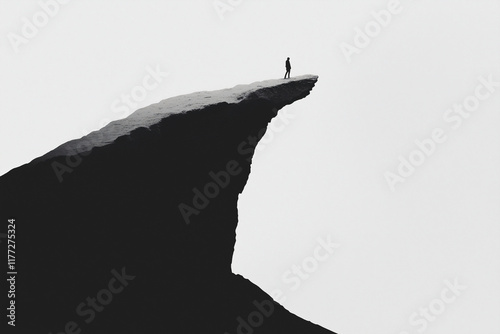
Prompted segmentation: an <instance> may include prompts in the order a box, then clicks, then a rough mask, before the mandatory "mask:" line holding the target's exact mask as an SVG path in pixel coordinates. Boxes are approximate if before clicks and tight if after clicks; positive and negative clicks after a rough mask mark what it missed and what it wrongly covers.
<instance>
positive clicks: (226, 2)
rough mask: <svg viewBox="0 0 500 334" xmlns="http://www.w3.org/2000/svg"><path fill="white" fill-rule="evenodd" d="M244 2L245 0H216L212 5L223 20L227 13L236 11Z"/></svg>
mask: <svg viewBox="0 0 500 334" xmlns="http://www.w3.org/2000/svg"><path fill="white" fill-rule="evenodd" d="M242 2H243V0H214V1H213V2H212V5H213V7H214V10H215V12H216V13H217V15H218V16H219V18H220V19H221V21H223V20H224V16H225V15H226V13H227V12H232V11H234V9H235V8H236V7H238V6H239V5H241V3H242Z"/></svg>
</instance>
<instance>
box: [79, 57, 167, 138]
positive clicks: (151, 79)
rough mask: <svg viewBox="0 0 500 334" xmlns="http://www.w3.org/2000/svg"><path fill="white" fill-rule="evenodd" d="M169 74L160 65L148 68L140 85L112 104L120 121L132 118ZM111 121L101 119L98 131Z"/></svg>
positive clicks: (122, 94) (112, 110)
mask: <svg viewBox="0 0 500 334" xmlns="http://www.w3.org/2000/svg"><path fill="white" fill-rule="evenodd" d="M169 74H170V73H169V72H165V71H164V70H163V69H161V68H160V65H159V64H156V66H155V67H154V68H153V67H152V66H150V65H148V66H146V74H144V76H143V77H142V80H141V82H140V84H138V85H136V86H134V87H132V88H131V89H129V90H128V91H126V92H123V93H121V94H120V96H119V97H117V98H115V99H114V100H113V101H112V102H111V104H110V106H109V109H110V110H111V112H112V113H114V114H116V115H117V116H118V119H122V118H125V117H128V116H130V114H132V113H133V112H134V111H135V110H137V108H138V107H139V105H140V103H141V102H143V101H144V100H146V98H147V97H148V95H149V94H150V93H151V92H153V91H154V90H155V89H157V88H158V87H160V85H161V84H162V83H163V82H164V81H165V79H166V78H167V77H168V76H169ZM114 119H116V117H114ZM111 121H112V120H111V119H109V118H103V119H101V120H100V121H99V122H98V129H100V128H102V127H104V126H105V125H106V124H108V123H109V122H111ZM89 133H90V131H87V130H86V129H83V135H84V136H86V135H88V134H89Z"/></svg>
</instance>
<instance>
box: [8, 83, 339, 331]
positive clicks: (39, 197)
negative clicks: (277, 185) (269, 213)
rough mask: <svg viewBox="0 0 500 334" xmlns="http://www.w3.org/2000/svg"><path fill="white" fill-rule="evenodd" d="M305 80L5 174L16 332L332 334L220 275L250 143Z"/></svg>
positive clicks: (177, 102) (67, 147)
mask: <svg viewBox="0 0 500 334" xmlns="http://www.w3.org/2000/svg"><path fill="white" fill-rule="evenodd" d="M316 81H317V77H316V76H310V75H308V76H302V77H297V78H293V79H290V80H269V81H264V82H259V83H254V84H251V85H240V86H236V87H234V88H232V89H226V90H221V91H214V92H200V93H195V94H189V95H184V96H179V97H175V98H171V99H167V100H164V101H161V102H159V103H157V104H154V105H151V106H149V107H146V108H143V109H140V110H138V111H136V112H135V113H134V114H132V115H130V116H129V117H128V118H126V119H123V120H119V121H115V122H112V123H110V124H108V125H107V126H106V127H104V128H102V129H101V130H99V131H96V132H93V133H91V134H89V135H88V136H86V137H83V138H81V139H78V140H73V141H70V142H68V143H66V144H64V145H61V146H60V147H58V148H56V149H55V150H53V151H51V152H49V153H47V154H46V155H44V156H42V157H40V158H37V159H35V160H33V161H32V162H31V163H29V164H26V165H23V166H21V167H19V168H16V169H13V170H11V171H10V172H9V173H7V174H5V175H3V176H2V177H1V178H0V200H1V209H0V214H1V219H2V223H5V224H6V221H7V219H9V218H15V222H16V261H17V265H16V270H17V272H18V274H17V280H16V327H15V332H19V333H23V334H29V333H37V334H39V333H92V334H101V333H102V334H104V333H117V334H118V333H119V334H124V333H134V334H138V333H176V334H177V333H186V334H196V333H200V334H201V333H203V334H210V333H214V334H215V333H217V334H224V333H230V334H233V333H248V334H250V333H256V334H257V333H273V334H274V333H276V334H278V333H287V334H291V333H297V334H298V333H301V334H303V333H309V334H311V333H313V334H314V333H332V332H330V331H328V330H326V329H324V328H322V327H320V326H317V325H314V324H312V323H310V322H308V321H306V320H303V319H301V318H299V317H297V316H295V315H293V314H291V313H289V312H288V311H286V310H285V309H284V308H283V307H282V306H280V305H279V304H277V303H276V302H275V301H273V300H272V298H271V297H270V296H268V295H267V294H266V293H265V292H263V291H262V290H261V289H260V288H258V287H257V286H256V285H254V284H253V283H251V282H250V281H248V280H246V279H245V278H243V277H241V276H240V275H235V274H233V273H232V271H231V261H232V256H233V250H234V245H235V241H236V236H235V229H236V225H237V223H238V211H237V200H238V195H239V194H240V193H241V192H242V190H243V188H244V186H245V183H246V182H247V179H248V175H249V173H250V164H251V161H252V156H253V152H254V148H255V145H256V140H253V139H252V137H253V138H257V140H258V139H260V138H261V137H262V135H264V133H265V129H266V127H267V124H268V123H269V122H270V120H271V119H272V118H273V117H274V116H276V114H277V112H278V110H279V109H281V108H282V107H284V106H285V105H287V104H291V103H292V102H294V101H296V100H298V99H302V98H304V97H305V96H307V95H308V94H309V92H310V90H311V89H312V88H313V86H314V84H315V82H316ZM249 138H250V139H249ZM2 232H3V231H2ZM5 240H6V239H3V241H5ZM0 245H1V247H2V249H5V253H6V247H5V248H4V246H5V245H6V242H3V243H2V244H0ZM2 253H3V251H2ZM5 253H3V254H5ZM2 284H4V285H5V280H3V283H2ZM3 288H4V289H5V290H2V291H7V290H8V289H7V286H4V287H3ZM4 310H5V308H4ZM4 323H5V321H4ZM3 325H4V324H2V326H3ZM9 329H10V330H12V329H14V328H10V327H9ZM79 330H81V332H79Z"/></svg>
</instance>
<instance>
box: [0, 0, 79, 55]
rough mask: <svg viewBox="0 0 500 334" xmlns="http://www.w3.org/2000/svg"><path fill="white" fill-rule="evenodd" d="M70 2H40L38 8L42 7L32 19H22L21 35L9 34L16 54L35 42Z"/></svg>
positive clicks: (46, 0)
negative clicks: (24, 46) (23, 47)
mask: <svg viewBox="0 0 500 334" xmlns="http://www.w3.org/2000/svg"><path fill="white" fill-rule="evenodd" d="M69 2H70V0H40V1H38V6H39V7H40V8H39V10H37V11H36V12H35V13H34V14H33V15H32V16H31V18H27V17H22V18H21V23H22V24H21V28H20V30H19V34H18V33H15V32H9V33H8V34H7V39H8V40H9V42H10V45H11V46H12V49H13V50H14V52H15V53H19V48H20V47H21V46H22V45H26V44H28V43H29V42H30V41H31V40H33V39H34V38H35V37H36V36H38V34H39V33H40V31H41V30H42V29H43V28H44V27H45V26H46V25H47V24H48V23H49V21H50V20H51V19H52V18H54V17H55V16H56V15H57V14H58V13H59V11H60V9H61V6H63V5H66V4H67V3H69Z"/></svg>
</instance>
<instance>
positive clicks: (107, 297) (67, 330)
mask: <svg viewBox="0 0 500 334" xmlns="http://www.w3.org/2000/svg"><path fill="white" fill-rule="evenodd" d="M111 274H112V275H113V277H112V278H111V279H110V280H109V282H108V285H107V286H106V287H105V288H103V289H101V290H99V291H98V292H97V294H96V296H95V297H90V296H89V297H87V299H85V301H84V302H82V303H80V304H78V305H77V306H76V309H75V313H76V314H77V315H78V316H80V317H81V318H83V322H84V323H85V324H87V325H88V324H90V323H91V322H92V321H94V319H95V318H96V316H97V313H96V312H102V311H104V309H105V308H106V306H108V305H109V304H110V303H111V302H112V301H113V297H114V296H115V295H117V294H119V293H121V292H122V291H123V290H124V289H125V287H127V286H128V285H129V283H130V281H132V280H134V278H135V276H130V275H127V273H126V272H125V267H123V268H122V269H121V272H118V271H116V270H115V269H113V270H111ZM81 332H82V326H81V325H79V324H78V322H76V321H73V320H71V321H68V322H67V323H66V324H65V325H64V329H63V330H62V331H59V332H56V333H55V334H79V333H81ZM49 334H52V332H49Z"/></svg>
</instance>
